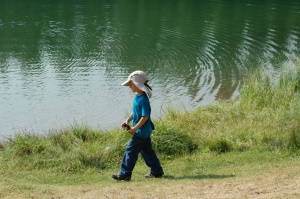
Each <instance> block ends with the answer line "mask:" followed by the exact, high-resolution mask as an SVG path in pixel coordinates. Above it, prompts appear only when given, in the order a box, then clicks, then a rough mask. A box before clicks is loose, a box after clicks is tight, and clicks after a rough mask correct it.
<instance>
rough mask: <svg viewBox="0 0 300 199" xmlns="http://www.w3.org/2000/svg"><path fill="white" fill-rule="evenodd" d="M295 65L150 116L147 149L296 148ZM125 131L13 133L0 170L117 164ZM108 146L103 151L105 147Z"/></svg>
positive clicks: (176, 153) (166, 154)
mask: <svg viewBox="0 0 300 199" xmlns="http://www.w3.org/2000/svg"><path fill="white" fill-rule="evenodd" d="M299 113H300V64H298V67H297V68H295V69H293V70H289V71H284V72H282V73H281V77H280V79H279V81H278V82H271V80H270V78H269V77H268V76H266V75H263V73H261V72H259V71H258V72H253V73H251V74H250V75H248V76H247V79H245V82H244V86H243V88H242V89H241V91H240V96H239V98H238V99H236V100H233V101H223V102H219V103H218V104H215V105H210V106H206V107H200V108H198V109H196V110H194V111H191V112H186V111H179V110H176V109H175V108H168V110H167V115H166V116H164V117H163V118H161V119H158V120H155V121H154V123H155V126H156V130H155V131H154V132H153V135H152V141H153V147H154V149H155V150H156V151H157V153H158V155H159V157H160V159H162V160H165V159H168V160H169V159H175V158H179V157H186V156H187V155H190V154H197V153H216V154H222V153H230V152H245V151H251V150H255V151H258V152H259V151H286V152H289V153H298V152H299V149H300V115H299ZM129 139H130V135H128V133H126V132H125V131H123V130H121V129H113V130H111V131H107V132H106V131H97V130H93V129H91V128H89V127H87V126H76V127H72V128H69V129H66V130H61V131H60V132H55V133H51V134H48V135H45V136H39V135H33V134H24V133H23V134H17V135H16V136H15V137H14V138H11V139H8V140H6V141H5V142H4V143H2V144H1V145H0V156H1V158H0V167H1V168H2V169H4V170H5V169H19V170H49V171H57V172H82V171H85V172H87V171H89V170H91V171H94V170H103V169H110V168H116V167H119V164H120V161H121V158H122V156H123V153H124V150H125V147H126V144H127V142H128V140H129ZM107 147H110V148H109V150H107V149H106V148H107Z"/></svg>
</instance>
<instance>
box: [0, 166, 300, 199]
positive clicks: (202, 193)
mask: <svg viewBox="0 0 300 199" xmlns="http://www.w3.org/2000/svg"><path fill="white" fill-rule="evenodd" d="M296 165H298V166H293V167H290V168H288V169H287V168H286V169H284V170H280V169H273V170H272V171H269V172H268V173H265V174H263V175H260V176H253V177H238V176H236V177H226V178H221V179H220V178H200V179H170V178H163V179H150V180H145V181H144V180H143V181H135V180H133V181H131V182H116V183H113V186H103V185H92V186H88V185H84V186H74V185H70V186H56V185H50V186H48V185H38V187H31V186H30V185H23V186H24V187H23V188H22V190H16V189H13V188H12V187H10V188H9V189H7V191H5V189H6V188H5V187H6V186H7V185H6V183H4V184H3V183H2V184H1V183H0V186H1V190H2V191H5V194H0V198H3V199H8V198H9V199H10V198H14V199H19V198H20V199H21V198H22V199H23V198H32V199H36V198H38V199H41V198H47V199H97V198H99V199H101V198H113V199H114V198H128V199H129V198H130V199H138V198H139V199H140V198H143V199H150V198H151V199H152V198H159V199H161V198H170V199H171V198H172V199H173V198H182V199H188V198H204V199H206V198H209V199H210V198H213V199H215V198H230V199H232V198H238V199H240V198H268V199H269V198H272V199H273V198H297V199H298V198H300V165H299V164H296ZM111 185H112V184H111ZM37 189H38V191H37Z"/></svg>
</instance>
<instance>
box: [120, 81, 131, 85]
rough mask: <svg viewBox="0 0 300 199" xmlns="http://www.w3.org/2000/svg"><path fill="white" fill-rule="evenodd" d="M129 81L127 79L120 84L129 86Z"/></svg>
mask: <svg viewBox="0 0 300 199" xmlns="http://www.w3.org/2000/svg"><path fill="white" fill-rule="evenodd" d="M129 82H130V79H127V80H126V81H125V82H123V83H122V84H121V86H129Z"/></svg>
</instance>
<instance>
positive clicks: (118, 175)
mask: <svg viewBox="0 0 300 199" xmlns="http://www.w3.org/2000/svg"><path fill="white" fill-rule="evenodd" d="M111 177H112V178H113V179H115V180H125V181H130V180H131V176H127V175H121V174H112V176H111Z"/></svg>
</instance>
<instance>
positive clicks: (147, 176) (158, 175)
mask: <svg viewBox="0 0 300 199" xmlns="http://www.w3.org/2000/svg"><path fill="white" fill-rule="evenodd" d="M163 175H164V172H162V173H156V174H154V173H149V174H146V175H145V178H161V177H162V176H163Z"/></svg>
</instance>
